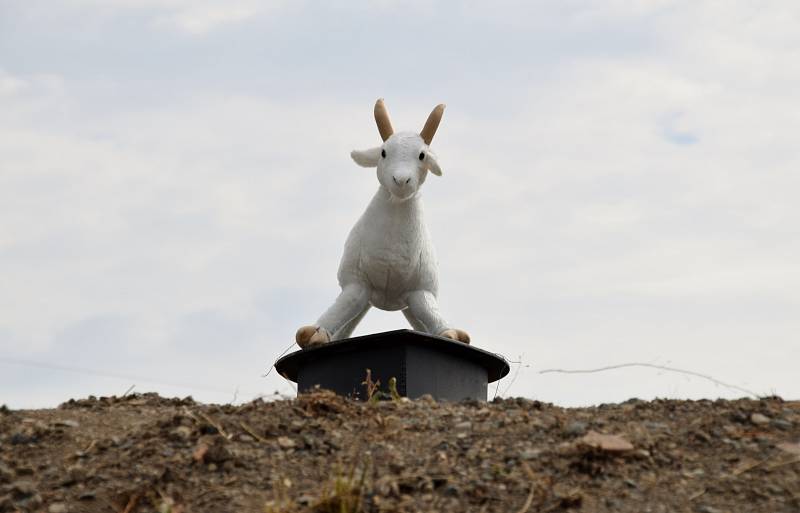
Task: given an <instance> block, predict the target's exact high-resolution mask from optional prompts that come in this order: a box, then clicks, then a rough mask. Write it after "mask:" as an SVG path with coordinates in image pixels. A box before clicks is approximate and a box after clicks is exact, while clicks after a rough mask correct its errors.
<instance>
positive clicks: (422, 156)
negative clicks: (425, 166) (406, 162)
mask: <svg viewBox="0 0 800 513" xmlns="http://www.w3.org/2000/svg"><path fill="white" fill-rule="evenodd" d="M419 159H420V160H425V152H424V151H422V152H420V154H419Z"/></svg>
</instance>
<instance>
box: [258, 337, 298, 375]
mask: <svg viewBox="0 0 800 513" xmlns="http://www.w3.org/2000/svg"><path fill="white" fill-rule="evenodd" d="M292 347H294V342H292V343H291V344H289V347H287V348H286V349H284V350H283V352H282V353H281V354H279V355H278V357H277V358H275V361H274V362H272V367H270V368H269V370H268V371H267V373H266V374H264V375H263V376H261V377H262V378H266V377H267V376H269V375H270V374H271V373H272V369H274V368H275V364H276V363H278V360H280V359H281V357H282V356H283V355H285V354H286V353H288V352H289V350H290V349H291V348H292Z"/></svg>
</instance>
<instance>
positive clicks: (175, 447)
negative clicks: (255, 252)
mask: <svg viewBox="0 0 800 513" xmlns="http://www.w3.org/2000/svg"><path fill="white" fill-rule="evenodd" d="M609 435H614V436H609ZM0 511H3V512H5V511H36V512H38V511H41V512H48V513H58V512H84V511H85V512H99V511H111V512H115V513H120V512H122V513H133V512H159V513H167V512H171V513H188V512H234V511H235V512H243V511H254V512H268V513H278V512H286V513H288V512H336V513H347V512H355V511H363V512H379V511H387V512H394V511H408V512H412V511H426V512H427V511H440V512H460V511H476V512H484V511H485V512H504V513H505V512H523V511H530V512H534V511H536V512H561V511H586V512H603V511H609V512H610V511H614V512H637V513H640V512H656V513H658V512H682V511H691V512H698V513H721V512H756V513H773V512H775V513H777V512H794V513H797V512H800V402H798V401H784V400H781V399H780V398H767V399H761V400H747V399H741V400H735V401H724V400H718V401H675V400H656V401H652V402H644V401H639V400H630V401H627V402H625V403H622V404H615V405H600V406H596V407H591V408H570V409H566V408H560V407H558V406H554V405H552V404H545V403H541V402H538V401H533V400H528V399H504V400H496V401H493V402H490V403H485V402H477V401H472V402H463V403H437V402H435V401H433V400H432V399H430V398H422V399H419V400H414V401H408V400H406V399H400V400H394V401H381V402H374V403H360V402H355V401H351V400H348V399H344V398H341V397H337V396H335V395H333V394H331V393H329V392H326V391H316V392H313V393H310V394H305V395H303V396H301V397H300V398H298V399H292V400H281V401H273V402H264V401H261V400H257V401H254V402H250V403H247V404H244V405H241V406H233V405H209V404H200V403H196V402H195V401H193V400H192V399H191V398H186V399H165V398H162V397H159V396H157V395H153V394H144V395H139V394H136V395H130V396H127V397H122V398H116V397H110V398H99V399H98V398H93V397H90V398H89V399H82V400H71V401H69V402H67V403H64V404H62V405H61V406H59V407H58V408H56V409H51V410H21V411H12V410H8V409H6V408H3V409H2V410H0Z"/></svg>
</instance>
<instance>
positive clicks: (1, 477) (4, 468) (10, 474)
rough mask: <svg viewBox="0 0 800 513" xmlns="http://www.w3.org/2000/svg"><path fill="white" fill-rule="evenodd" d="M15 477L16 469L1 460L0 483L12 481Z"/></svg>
mask: <svg viewBox="0 0 800 513" xmlns="http://www.w3.org/2000/svg"><path fill="white" fill-rule="evenodd" d="M13 479H14V471H13V470H11V468H9V466H8V465H6V464H5V463H3V462H2V461H0V483H10V482H11V481H12V480H13Z"/></svg>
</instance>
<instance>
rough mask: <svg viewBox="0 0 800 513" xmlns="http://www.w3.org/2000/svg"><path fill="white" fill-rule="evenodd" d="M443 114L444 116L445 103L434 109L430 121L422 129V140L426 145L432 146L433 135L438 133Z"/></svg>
mask: <svg viewBox="0 0 800 513" xmlns="http://www.w3.org/2000/svg"><path fill="white" fill-rule="evenodd" d="M442 114H444V103H440V104H439V105H437V106H436V107H434V108H433V110H432V111H431V114H430V115H429V116H428V121H426V122H425V126H424V127H422V132H420V133H419V135H420V136H421V137H422V140H423V141H425V144H430V143H431V141H433V135H434V134H435V133H436V129H437V128H439V122H440V121H441V120H442Z"/></svg>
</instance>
